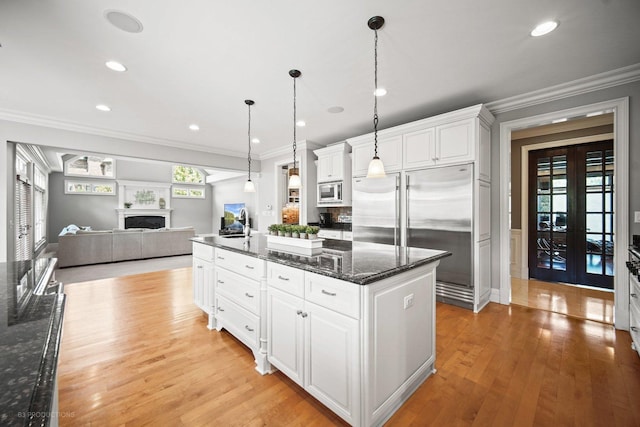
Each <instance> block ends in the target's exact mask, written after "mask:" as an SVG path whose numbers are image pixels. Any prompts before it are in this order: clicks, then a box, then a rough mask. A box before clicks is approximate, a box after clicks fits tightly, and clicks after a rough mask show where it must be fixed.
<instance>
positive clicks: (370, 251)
mask: <svg viewBox="0 0 640 427" xmlns="http://www.w3.org/2000/svg"><path fill="white" fill-rule="evenodd" d="M191 240H192V241H194V242H199V243H203V244H205V245H209V246H214V247H218V248H222V249H228V250H230V251H234V252H239V253H242V254H245V255H249V256H253V257H257V258H261V259H264V260H267V261H272V262H277V263H279V264H284V265H288V266H290V267H294V268H300V269H303V270H306V271H310V272H313V273H318V274H322V275H324V276H329V277H335V278H336V279H340V280H346V281H348V282H352V283H356V284H359V285H366V284H369V283H372V282H376V281H378V280H382V279H384V278H387V277H391V276H394V275H396V274H399V273H402V272H403V271H407V270H410V269H412V268H415V267H418V266H421V265H424V264H428V263H430V262H433V261H437V260H439V259H441V258H444V257H446V256H449V255H451V253H450V252H446V251H441V250H437V249H422V248H412V247H403V246H392V245H382V244H378V243H365V242H349V241H344V240H332V239H326V240H325V241H324V246H323V248H322V252H321V253H320V254H318V255H313V256H305V255H296V254H293V253H288V252H283V251H281V250H273V249H270V248H267V238H266V236H265V235H264V234H262V233H258V234H254V235H252V236H251V237H250V239H249V242H246V241H245V239H244V238H242V237H240V238H225V237H220V236H201V237H195V238H193V239H191Z"/></svg>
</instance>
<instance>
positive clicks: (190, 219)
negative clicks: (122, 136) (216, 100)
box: [47, 159, 213, 243]
mask: <svg viewBox="0 0 640 427" xmlns="http://www.w3.org/2000/svg"><path fill="white" fill-rule="evenodd" d="M171 166H172V164H170V163H163V162H154V161H136V160H122V159H117V160H116V178H117V179H121V180H128V181H146V182H162V183H171ZM65 178H67V179H76V180H77V179H78V178H76V177H65V176H64V175H63V174H62V173H61V172H54V173H52V174H50V176H49V207H48V214H49V216H48V220H49V224H48V231H47V233H48V241H49V243H55V242H57V241H58V234H59V233H60V231H61V230H62V228H64V227H66V226H67V225H69V224H76V225H78V226H91V228H93V229H94V230H110V229H112V228H116V227H117V226H118V217H117V215H116V209H117V208H119V207H120V206H118V195H117V194H116V195H113V196H106V195H105V196H103V195H95V196H94V195H80V194H65V192H64V180H65ZM80 179H82V180H83V181H84V180H85V179H84V178H80ZM87 181H89V180H87ZM90 181H95V182H104V180H98V179H94V180H90ZM205 195H206V198H205V199H180V198H172V199H171V209H172V211H171V226H172V227H186V226H193V227H194V228H195V230H196V233H197V234H203V233H211V231H212V222H211V220H210V219H211V217H212V215H213V213H212V203H211V198H212V189H211V186H210V185H206V186H205Z"/></svg>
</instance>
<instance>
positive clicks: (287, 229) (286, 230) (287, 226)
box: [283, 224, 291, 234]
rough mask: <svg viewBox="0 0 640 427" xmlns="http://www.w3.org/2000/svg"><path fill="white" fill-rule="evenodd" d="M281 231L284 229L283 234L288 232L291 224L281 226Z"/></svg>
mask: <svg viewBox="0 0 640 427" xmlns="http://www.w3.org/2000/svg"><path fill="white" fill-rule="evenodd" d="M283 231H284V234H290V233H291V225H289V224H285V225H284V227H283Z"/></svg>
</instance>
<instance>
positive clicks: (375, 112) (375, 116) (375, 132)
mask: <svg viewBox="0 0 640 427" xmlns="http://www.w3.org/2000/svg"><path fill="white" fill-rule="evenodd" d="M374 33H375V39H374V48H373V52H374V54H373V58H374V73H373V85H374V91H373V141H374V144H373V147H374V152H373V157H374V158H376V157H378V93H377V92H378V30H374Z"/></svg>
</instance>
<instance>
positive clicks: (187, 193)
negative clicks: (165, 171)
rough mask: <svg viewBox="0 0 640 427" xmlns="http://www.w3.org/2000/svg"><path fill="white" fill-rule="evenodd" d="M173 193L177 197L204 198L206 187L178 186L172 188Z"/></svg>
mask: <svg viewBox="0 0 640 427" xmlns="http://www.w3.org/2000/svg"><path fill="white" fill-rule="evenodd" d="M171 195H172V196H173V197H177V198H191V199H204V198H205V194H204V187H200V188H198V187H195V188H189V187H176V186H173V188H171Z"/></svg>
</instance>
